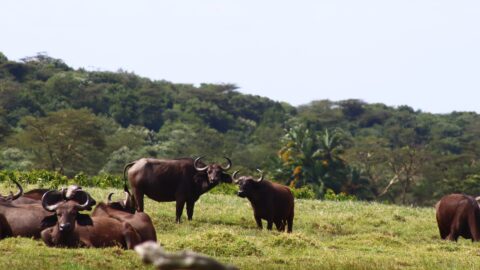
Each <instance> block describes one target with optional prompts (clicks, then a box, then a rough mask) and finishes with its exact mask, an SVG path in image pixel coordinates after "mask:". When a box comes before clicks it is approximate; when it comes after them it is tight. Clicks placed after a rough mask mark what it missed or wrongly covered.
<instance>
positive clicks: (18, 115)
mask: <svg viewBox="0 0 480 270" xmlns="http://www.w3.org/2000/svg"><path fill="white" fill-rule="evenodd" d="M386 90H388V89H386ZM294 93H295V89H292V95H294ZM479 137H480V116H479V115H478V114H477V113H474V112H452V113H450V114H431V113H428V112H422V111H418V110H414V109H412V108H411V107H409V106H407V105H405V106H399V107H390V106H386V105H384V104H369V103H366V102H363V101H361V100H355V99H351V100H343V101H330V100H318V101H312V102H311V103H309V104H306V105H302V106H299V107H293V106H291V105H289V104H288V103H280V102H275V101H273V100H271V99H269V98H266V97H260V96H255V95H245V94H242V93H240V92H239V91H237V86H235V85H234V84H201V85H199V86H195V85H189V84H178V83H174V82H169V81H165V80H160V81H155V80H151V79H149V78H144V77H140V76H138V75H136V74H134V73H132V72H126V71H122V70H119V71H117V72H111V71H87V70H85V69H73V68H71V67H69V66H68V65H67V64H66V63H64V62H63V61H62V60H61V59H56V58H53V57H50V56H48V55H44V54H39V55H36V56H33V57H26V58H24V59H22V60H21V61H11V60H9V59H8V58H7V57H6V56H4V55H3V54H1V53H0V169H3V170H6V171H7V172H11V171H15V170H19V171H23V172H25V171H32V170H38V169H41V170H49V171H53V172H59V173H61V174H63V175H66V176H68V177H70V178H72V177H75V176H76V175H78V174H80V175H88V176H94V175H98V174H111V175H115V176H119V175H121V173H122V169H123V166H124V165H125V164H126V163H128V162H130V161H132V160H136V159H139V158H141V157H158V158H176V157H185V156H189V157H193V156H203V155H205V156H206V160H208V161H218V162H224V159H223V156H228V157H230V158H231V159H232V161H233V164H234V169H241V170H242V172H244V173H255V172H256V169H257V168H261V169H263V170H264V171H265V173H266V174H267V176H268V177H269V178H270V179H274V180H275V181H278V182H281V183H284V184H287V185H290V186H292V187H297V188H298V187H304V186H309V187H310V188H311V189H312V190H313V192H314V193H315V194H316V196H317V197H318V198H323V197H324V196H325V194H326V192H330V190H331V191H333V192H334V193H336V194H338V193H342V192H343V193H345V194H348V195H353V196H355V197H357V198H358V199H360V200H366V201H388V202H393V203H399V204H406V205H408V204H414V205H431V204H432V203H434V202H435V201H436V200H437V199H438V198H439V197H441V196H442V195H444V194H446V193H451V192H467V193H470V194H479V193H480V173H479V172H480V162H479V161H480V142H479V141H478V138H479Z"/></svg>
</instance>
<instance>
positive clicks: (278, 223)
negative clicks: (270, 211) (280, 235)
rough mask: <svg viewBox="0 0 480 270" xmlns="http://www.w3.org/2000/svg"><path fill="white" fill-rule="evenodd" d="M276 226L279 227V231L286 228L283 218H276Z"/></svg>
mask: <svg viewBox="0 0 480 270" xmlns="http://www.w3.org/2000/svg"><path fill="white" fill-rule="evenodd" d="M274 223H275V227H277V231H279V232H282V231H284V230H285V225H284V224H283V220H276V221H275V222H274Z"/></svg>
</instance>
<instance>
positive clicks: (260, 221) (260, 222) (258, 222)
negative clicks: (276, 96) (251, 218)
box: [255, 216, 263, 229]
mask: <svg viewBox="0 0 480 270" xmlns="http://www.w3.org/2000/svg"><path fill="white" fill-rule="evenodd" d="M255 221H256V222H257V227H258V228H259V229H263V225H262V219H261V218H260V217H259V216H255Z"/></svg>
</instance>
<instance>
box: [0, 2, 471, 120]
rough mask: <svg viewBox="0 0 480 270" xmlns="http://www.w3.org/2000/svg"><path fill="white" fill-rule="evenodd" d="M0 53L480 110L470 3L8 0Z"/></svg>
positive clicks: (283, 94)
mask: <svg viewBox="0 0 480 270" xmlns="http://www.w3.org/2000/svg"><path fill="white" fill-rule="evenodd" d="M0 25H1V29H2V31H1V32H0V51H1V52H3V53H4V54H5V55H6V56H7V57H8V58H9V59H12V60H18V59H20V58H23V57H25V56H32V55H35V54H36V53H37V52H47V53H48V55H50V56H52V57H55V58H60V59H62V60H64V61H65V62H66V63H67V64H68V65H70V66H72V67H74V68H79V67H84V68H87V69H89V70H98V69H99V70H109V71H116V70H118V69H120V68H121V69H124V70H127V71H130V72H134V73H136V74H138V75H141V76H145V77H149V78H151V79H154V80H162V79H164V80H167V81H171V82H174V83H193V84H199V83H202V82H205V83H233V84H236V85H238V86H239V87H240V89H239V91H240V92H243V93H250V94H256V95H261V96H267V97H269V98H272V99H274V100H280V101H286V102H288V103H290V104H292V105H299V104H305V103H308V102H310V101H312V100H318V99H331V100H342V99H348V98H358V99H362V100H364V101H367V102H382V103H385V104H387V105H402V104H406V105H409V106H412V107H413V108H415V109H421V110H422V111H428V112H435V113H446V112H451V111H453V110H456V111H477V112H480V106H479V104H480V1H478V0H471V1H467V0H455V1H452V0H363V1H359V0H330V1H322V0H316V1H315V0H311V1H307V0H291V1H280V0H263V1H262V0H236V1H234V0H218V1H215V0H201V1H199V0H188V1H182V0H172V1H153V0H151V1H148V0H142V1H138V0H135V1H126V0H123V1H122V0H101V1H100V0H97V1H91V0H82V1H65V0H58V1H57V0H55V1H54V0H48V1H38V0H15V1H13V0H11V1H2V9H1V11H0Z"/></svg>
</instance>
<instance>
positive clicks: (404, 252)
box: [0, 188, 480, 269]
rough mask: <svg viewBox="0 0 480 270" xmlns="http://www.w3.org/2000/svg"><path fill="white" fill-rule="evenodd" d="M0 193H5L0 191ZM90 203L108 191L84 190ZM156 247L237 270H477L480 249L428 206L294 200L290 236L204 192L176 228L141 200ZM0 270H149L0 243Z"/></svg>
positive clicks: (98, 254)
mask: <svg viewBox="0 0 480 270" xmlns="http://www.w3.org/2000/svg"><path fill="white" fill-rule="evenodd" d="M2 190H5V189H4V188H2ZM88 191H90V192H91V194H92V195H93V196H94V197H95V198H105V197H106V195H107V194H108V193H109V192H110V191H116V193H117V194H118V195H120V194H121V191H120V190H103V189H96V188H94V189H88ZM146 203H147V204H146V212H147V213H149V214H150V215H151V217H152V218H153V222H154V224H155V227H156V229H157V234H158V239H159V242H161V244H162V245H163V246H164V247H165V248H166V249H167V250H168V251H176V250H183V249H191V250H194V251H197V252H201V253H204V254H207V255H210V256H213V257H215V258H217V259H219V260H220V261H222V262H226V263H231V264H234V265H237V266H238V267H240V269H478V268H479V267H480V261H479V260H478V258H477V257H478V245H477V244H474V243H471V242H469V241H466V240H461V241H459V242H458V243H451V242H445V241H442V240H440V239H439V235H438V232H437V228H436V222H435V218H434V209H433V207H426V208H417V207H414V208H412V207H401V206H394V205H384V204H378V203H366V202H333V201H318V200H296V216H295V220H294V228H293V229H294V233H293V234H290V235H288V234H285V233H278V232H275V231H271V232H270V231H266V230H263V231H259V230H257V229H256V228H255V222H254V220H253V215H252V211H251V207H250V205H249V203H248V201H247V200H245V199H241V198H239V197H236V196H229V195H219V194H206V195H204V196H202V197H201V199H200V200H199V201H198V203H197V204H196V208H195V214H194V220H193V221H191V222H188V221H186V220H184V222H183V223H182V224H179V225H178V224H175V223H174V219H175V218H174V203H156V202H153V201H151V200H147V201H146ZM0 250H1V252H2V256H1V257H0V267H1V268H2V269H37V268H39V266H41V269H132V268H138V269H150V268H148V267H145V266H142V264H141V262H140V261H139V260H138V258H137V256H136V254H134V252H133V251H123V250H119V249H116V248H113V249H112V248H109V249H58V248H47V247H46V246H45V245H44V244H43V243H42V242H39V241H34V240H29V239H20V238H11V239H5V240H2V241H0Z"/></svg>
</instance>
